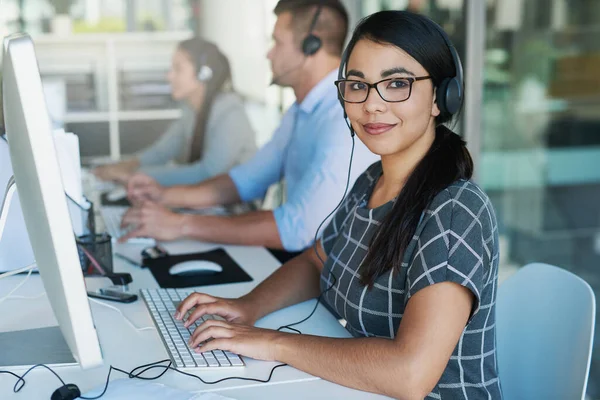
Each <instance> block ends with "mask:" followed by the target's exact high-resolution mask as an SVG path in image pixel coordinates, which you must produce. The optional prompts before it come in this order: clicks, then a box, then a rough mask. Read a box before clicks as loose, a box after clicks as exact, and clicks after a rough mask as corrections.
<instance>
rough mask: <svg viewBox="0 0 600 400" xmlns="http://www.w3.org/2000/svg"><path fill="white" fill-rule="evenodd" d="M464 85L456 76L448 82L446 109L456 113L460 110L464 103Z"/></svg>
mask: <svg viewBox="0 0 600 400" xmlns="http://www.w3.org/2000/svg"><path fill="white" fill-rule="evenodd" d="M462 90H463V89H462V87H461V86H460V82H459V81H458V79H456V78H452V79H450V80H449V81H448V83H447V84H446V110H447V111H448V112H449V113H450V114H452V115H454V114H456V113H457V112H458V110H460V106H461V104H462Z"/></svg>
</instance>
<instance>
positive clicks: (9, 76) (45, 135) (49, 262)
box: [2, 34, 102, 368]
mask: <svg viewBox="0 0 600 400" xmlns="http://www.w3.org/2000/svg"><path fill="white" fill-rule="evenodd" d="M3 47H4V51H5V54H4V59H3V68H2V72H3V73H2V78H3V90H2V94H3V105H4V116H5V125H6V135H7V138H8V144H9V150H10V155H11V162H12V166H13V172H14V176H15V181H16V184H17V188H18V190H19V195H20V197H19V199H20V201H21V208H22V210H23V215H24V217H25V225H26V227H27V232H28V234H29V239H30V241H31V246H32V248H33V253H34V255H35V259H36V262H37V266H38V269H39V271H40V275H41V277H42V281H43V284H44V288H45V290H46V295H47V297H48V299H49V301H50V305H51V307H52V310H53V311H54V314H55V316H56V319H57V320H58V323H59V326H60V330H61V332H62V334H63V336H64V339H65V341H66V343H67V345H68V346H69V348H70V350H71V352H72V353H73V357H74V358H75V360H77V362H78V363H79V364H80V365H81V367H82V368H91V367H95V366H97V365H100V364H102V354H101V350H100V343H99V341H98V335H97V333H96V329H95V327H94V323H93V320H92V313H91V310H90V306H89V301H88V298H87V293H86V288H85V283H84V279H83V273H82V270H81V266H80V262H79V257H78V253H77V248H76V244H75V236H74V234H73V227H72V224H71V220H70V218H69V212H68V209H67V200H66V197H65V194H64V189H63V184H62V180H61V174H60V169H59V163H58V159H57V155H56V151H55V148H54V143H53V140H52V135H51V125H50V118H49V116H48V111H47V108H46V104H45V100H44V94H43V91H42V82H41V78H40V73H39V69H38V64H37V60H36V56H35V51H34V46H33V42H32V40H31V38H30V37H29V36H28V35H26V34H18V35H13V36H10V37H8V38H7V39H5V42H4V46H3Z"/></svg>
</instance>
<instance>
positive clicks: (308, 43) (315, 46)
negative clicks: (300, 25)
mask: <svg viewBox="0 0 600 400" xmlns="http://www.w3.org/2000/svg"><path fill="white" fill-rule="evenodd" d="M325 3H326V1H325V0H323V1H321V2H319V4H318V5H317V10H316V11H315V14H314V15H313V18H312V20H311V22H310V27H309V29H308V33H307V35H306V37H305V38H304V39H303V40H302V46H301V50H302V54H304V60H303V61H302V63H301V64H299V65H297V66H295V67H294V68H291V69H289V70H287V71H286V72H284V73H282V74H281V75H279V76H275V77H273V79H272V81H271V85H274V84H275V83H277V81H279V80H280V79H281V78H283V77H284V76H286V75H289V74H291V73H292V72H294V71H296V70H298V69H300V68H302V66H303V65H304V63H305V62H306V59H307V58H308V57H310V56H313V55H315V54H316V53H317V52H318V51H319V50H320V49H321V47H322V46H323V41H322V40H321V38H320V37H318V36H317V35H315V34H314V33H313V31H314V30H315V27H316V26H317V22H318V21H319V16H320V15H321V11H323V6H324V5H325Z"/></svg>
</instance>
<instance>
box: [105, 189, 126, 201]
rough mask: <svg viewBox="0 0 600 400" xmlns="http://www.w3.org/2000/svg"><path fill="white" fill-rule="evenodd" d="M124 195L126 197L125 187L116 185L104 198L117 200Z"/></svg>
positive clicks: (121, 198)
mask: <svg viewBox="0 0 600 400" xmlns="http://www.w3.org/2000/svg"><path fill="white" fill-rule="evenodd" d="M125 197H127V189H125V188H124V187H118V188H116V189H114V190H111V191H110V192H108V193H107V194H106V199H107V200H108V201H119V200H123V199H124V198H125Z"/></svg>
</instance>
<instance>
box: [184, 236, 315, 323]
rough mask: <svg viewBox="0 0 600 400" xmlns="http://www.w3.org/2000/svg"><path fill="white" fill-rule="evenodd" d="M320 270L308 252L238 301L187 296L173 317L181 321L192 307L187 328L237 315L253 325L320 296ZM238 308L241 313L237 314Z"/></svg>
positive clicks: (203, 296)
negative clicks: (211, 317) (206, 316)
mask: <svg viewBox="0 0 600 400" xmlns="http://www.w3.org/2000/svg"><path fill="white" fill-rule="evenodd" d="M318 247H319V252H320V253H319V254H320V255H321V257H322V258H323V259H325V254H323V252H322V250H321V249H320V246H318ZM321 268H322V266H321V261H320V260H319V259H318V258H317V255H316V253H315V251H314V250H313V249H312V248H311V249H308V250H306V251H304V252H303V253H302V254H300V255H299V256H297V257H295V258H293V259H292V260H290V261H288V262H287V263H285V264H283V265H282V266H281V268H279V269H278V270H276V271H275V272H274V273H273V274H272V275H271V276H269V277H268V278H267V279H265V280H264V281H263V282H262V283H261V284H259V285H258V286H257V287H256V288H254V290H252V291H251V292H250V293H249V294H247V295H245V296H242V297H241V298H239V299H236V300H227V299H219V298H215V297H212V296H207V295H204V294H200V293H196V294H192V295H190V296H189V297H188V298H187V299H185V300H184V301H183V302H181V304H180V305H179V307H178V308H177V314H176V317H178V318H179V319H182V317H183V316H184V315H185V314H186V313H187V312H188V311H190V310H191V309H192V308H193V307H195V310H193V312H192V313H191V314H190V316H189V317H188V318H187V319H186V326H189V325H190V324H192V323H193V322H194V321H196V320H197V319H198V318H200V317H201V316H202V315H204V314H217V315H221V316H223V317H225V318H227V316H228V315H230V314H231V313H232V312H233V313H236V315H237V314H238V313H240V312H241V314H243V316H242V318H241V319H242V320H243V321H241V322H243V323H246V324H250V325H252V324H254V322H256V321H257V320H258V319H260V318H262V317H264V316H265V315H267V314H270V313H272V312H274V311H277V310H279V309H281V308H285V307H288V306H291V305H293V304H296V303H300V302H303V301H305V300H309V299H312V298H315V297H317V296H318V295H319V293H320V291H319V279H320V271H321ZM209 297H210V298H209ZM239 308H241V309H242V310H241V311H240V310H238V309H239ZM246 314H248V315H246Z"/></svg>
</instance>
